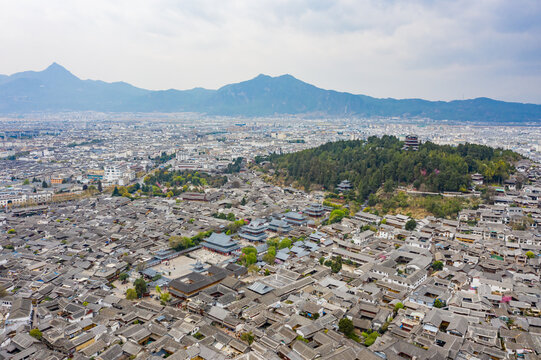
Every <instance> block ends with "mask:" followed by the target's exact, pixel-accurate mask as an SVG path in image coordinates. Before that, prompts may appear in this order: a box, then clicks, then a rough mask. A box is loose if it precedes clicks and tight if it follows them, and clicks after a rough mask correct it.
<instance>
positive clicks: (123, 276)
mask: <svg viewBox="0 0 541 360" xmlns="http://www.w3.org/2000/svg"><path fill="white" fill-rule="evenodd" d="M129 277H130V276H129V275H128V274H127V273H121V274H120V275H118V279H119V280H120V281H126V280H128V278H129Z"/></svg>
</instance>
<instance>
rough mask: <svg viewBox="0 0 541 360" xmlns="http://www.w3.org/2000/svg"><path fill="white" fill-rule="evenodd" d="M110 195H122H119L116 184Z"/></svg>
mask: <svg viewBox="0 0 541 360" xmlns="http://www.w3.org/2000/svg"><path fill="white" fill-rule="evenodd" d="M111 196H122V195H120V191H119V190H118V188H117V187H116V186H115V188H114V189H113V193H112V195H111Z"/></svg>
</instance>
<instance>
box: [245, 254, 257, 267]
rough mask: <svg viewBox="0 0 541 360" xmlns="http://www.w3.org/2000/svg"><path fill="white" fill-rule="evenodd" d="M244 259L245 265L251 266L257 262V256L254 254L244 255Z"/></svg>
mask: <svg viewBox="0 0 541 360" xmlns="http://www.w3.org/2000/svg"><path fill="white" fill-rule="evenodd" d="M245 259H246V265H252V264H255V263H256V262H257V255H256V254H254V253H249V254H246V256H245Z"/></svg>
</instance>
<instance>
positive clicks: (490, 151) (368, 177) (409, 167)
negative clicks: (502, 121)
mask: <svg viewBox="0 0 541 360" xmlns="http://www.w3.org/2000/svg"><path fill="white" fill-rule="evenodd" d="M403 145H404V143H403V142H402V141H400V140H399V139H398V138H396V137H394V136H387V135H385V136H383V137H375V136H372V137H369V138H368V139H367V140H366V141H363V140H352V141H337V142H330V143H327V144H324V145H321V146H319V147H316V148H313V149H307V150H303V151H299V152H295V153H288V154H273V155H270V156H269V158H268V160H269V161H270V162H271V164H272V166H274V168H275V169H276V170H278V173H279V174H282V176H284V177H285V180H286V182H297V183H298V184H299V185H300V186H304V188H305V189H307V190H308V189H310V187H311V185H313V184H316V185H319V186H322V187H323V188H325V189H327V190H334V189H335V187H336V186H337V184H338V183H339V182H340V181H341V180H345V179H347V180H349V181H350V182H351V183H352V185H353V187H354V190H355V191H356V194H357V196H358V197H359V198H360V199H366V198H368V195H369V194H371V193H373V192H375V191H377V190H378V189H379V188H380V187H381V186H382V185H383V184H387V183H388V185H387V186H386V188H387V190H390V189H391V188H392V187H394V185H395V184H397V185H398V184H407V185H410V184H413V185H414V186H415V187H416V188H418V189H421V190H427V191H459V190H461V189H464V188H468V187H469V186H470V185H471V176H470V175H471V174H473V173H481V174H482V175H483V176H484V177H485V180H486V181H488V182H494V183H501V182H503V180H505V179H506V178H507V177H508V176H509V174H510V173H511V172H512V171H513V170H514V169H513V166H512V164H511V162H512V161H513V160H518V159H519V158H520V155H518V154H516V153H514V152H512V151H510V150H503V149H500V148H498V149H494V148H491V147H488V146H484V145H477V144H460V145H458V146H451V145H436V144H434V143H431V142H426V143H423V144H421V146H420V147H419V150H418V151H406V150H403Z"/></svg>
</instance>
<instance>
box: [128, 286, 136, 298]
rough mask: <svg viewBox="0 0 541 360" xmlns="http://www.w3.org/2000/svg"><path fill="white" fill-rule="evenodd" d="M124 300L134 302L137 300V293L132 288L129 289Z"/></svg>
mask: <svg viewBox="0 0 541 360" xmlns="http://www.w3.org/2000/svg"><path fill="white" fill-rule="evenodd" d="M126 299H128V300H135V299H137V291H135V289H133V288H129V289H128V290H126Z"/></svg>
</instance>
